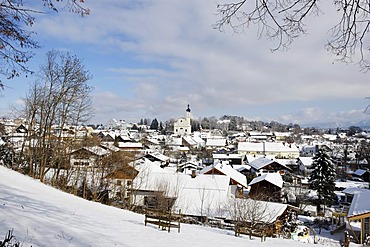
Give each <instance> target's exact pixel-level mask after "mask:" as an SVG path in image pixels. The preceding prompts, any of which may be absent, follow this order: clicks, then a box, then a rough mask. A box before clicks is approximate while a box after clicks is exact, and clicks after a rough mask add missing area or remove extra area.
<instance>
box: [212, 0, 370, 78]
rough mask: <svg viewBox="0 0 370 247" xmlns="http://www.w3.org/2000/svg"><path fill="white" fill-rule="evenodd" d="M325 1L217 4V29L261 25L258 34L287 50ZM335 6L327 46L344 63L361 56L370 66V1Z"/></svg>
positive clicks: (344, 0)
mask: <svg viewBox="0 0 370 247" xmlns="http://www.w3.org/2000/svg"><path fill="white" fill-rule="evenodd" d="M325 4H327V2H326V1H323V2H320V1H317V0H294V1H291V0H288V1H286V0H275V1H270V0H257V1H254V2H250V1H247V0H241V1H237V2H229V3H223V4H218V5H217V14H218V15H219V19H218V21H217V22H216V23H215V25H214V28H216V29H219V30H221V31H223V30H224V29H225V27H226V26H230V27H231V28H232V29H233V30H234V32H236V33H240V32H244V31H245V29H246V28H248V27H249V26H251V25H257V26H258V36H259V37H262V36H267V38H269V39H272V40H277V44H276V46H275V47H274V48H272V50H273V51H275V50H284V49H286V48H287V47H288V46H289V45H290V44H291V43H292V42H293V40H294V39H295V38H297V37H299V36H301V35H302V34H306V33H307V27H306V24H305V23H306V20H307V17H308V16H310V15H315V16H318V15H319V14H322V9H323V5H325ZM332 5H333V6H332V7H333V8H335V10H336V11H337V12H338V13H341V14H340V15H338V16H339V20H338V21H337V24H336V25H334V26H333V27H332V28H331V29H330V33H331V38H330V39H329V40H328V42H327V44H326V47H327V49H328V50H329V51H330V52H331V53H332V54H334V55H335V56H336V57H337V60H339V61H342V62H346V63H347V62H352V61H353V59H354V58H355V55H357V54H358V55H359V64H360V67H361V68H362V69H364V70H366V71H367V70H369V69H370V61H369V58H368V56H369V54H368V51H369V50H368V44H365V43H364V42H365V41H366V40H368V36H367V34H368V33H369V27H370V3H369V1H367V0H334V1H332Z"/></svg>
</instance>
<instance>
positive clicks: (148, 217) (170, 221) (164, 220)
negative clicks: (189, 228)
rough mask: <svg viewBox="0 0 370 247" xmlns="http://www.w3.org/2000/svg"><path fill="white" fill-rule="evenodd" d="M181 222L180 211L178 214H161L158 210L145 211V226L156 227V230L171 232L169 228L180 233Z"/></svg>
mask: <svg viewBox="0 0 370 247" xmlns="http://www.w3.org/2000/svg"><path fill="white" fill-rule="evenodd" d="M180 222H181V211H179V213H178V214H173V213H171V212H163V211H158V210H148V209H146V210H145V221H144V223H145V226H146V225H147V224H148V223H149V224H153V225H157V226H158V228H162V230H166V229H167V231H168V232H170V231H171V228H177V232H180Z"/></svg>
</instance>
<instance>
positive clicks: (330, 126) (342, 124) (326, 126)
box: [301, 119, 370, 130]
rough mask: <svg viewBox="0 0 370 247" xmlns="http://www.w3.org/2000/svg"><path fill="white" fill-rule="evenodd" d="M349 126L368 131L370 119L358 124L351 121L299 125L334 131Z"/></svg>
mask: <svg viewBox="0 0 370 247" xmlns="http://www.w3.org/2000/svg"><path fill="white" fill-rule="evenodd" d="M350 126H356V127H360V128H361V129H363V130H370V119H369V120H362V121H359V122H353V121H350V120H349V121H346V122H323V123H315V124H304V125H301V127H303V128H306V127H315V128H319V129H335V128H341V129H346V128H348V127H350Z"/></svg>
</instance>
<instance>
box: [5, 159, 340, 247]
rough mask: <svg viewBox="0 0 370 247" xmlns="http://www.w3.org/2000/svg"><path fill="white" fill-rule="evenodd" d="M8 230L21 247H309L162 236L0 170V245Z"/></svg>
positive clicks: (197, 229)
mask: <svg viewBox="0 0 370 247" xmlns="http://www.w3.org/2000/svg"><path fill="white" fill-rule="evenodd" d="M11 229H14V232H13V235H15V236H16V238H17V240H18V241H19V242H20V243H21V244H22V246H23V247H29V246H31V245H32V246H33V247H36V246H48V247H50V246H104V247H109V246H124V247H125V246H127V247H130V246H132V247H142V246H172V247H177V246H200V247H201V246H213V247H217V246H233V247H237V246H257V247H258V246H268V245H274V246H293V247H299V246H305V247H309V246H314V245H313V244H311V243H302V242H298V241H294V240H284V239H272V238H270V239H269V238H268V239H267V242H261V241H260V239H259V238H253V239H252V240H249V238H248V237H247V236H241V237H235V236H234V232H233V231H228V230H221V229H216V228H210V227H204V226H198V225H188V224H182V225H181V233H178V232H177V230H173V231H171V232H170V233H168V232H167V231H161V230H159V229H158V228H157V227H156V226H152V225H148V226H144V216H143V215H140V214H136V213H133V212H130V211H127V210H122V209H118V208H114V207H109V206H106V205H102V204H99V203H95V202H91V201H86V200H83V199H82V198H79V197H76V196H73V195H70V194H68V193H64V192H61V191H59V190H57V189H55V188H52V187H49V186H47V185H44V184H42V183H40V182H39V181H37V180H34V179H32V178H30V177H27V176H24V175H22V174H19V173H17V172H15V171H12V170H9V169H7V168H5V167H2V166H0V241H1V240H3V237H4V236H5V234H6V233H7V231H8V230H11ZM323 243H326V242H325V241H324V242H323ZM328 243H330V244H325V245H330V246H339V244H338V242H336V243H333V242H328ZM315 246H316V247H317V246H318V245H315Z"/></svg>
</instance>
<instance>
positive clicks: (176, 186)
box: [131, 158, 235, 219]
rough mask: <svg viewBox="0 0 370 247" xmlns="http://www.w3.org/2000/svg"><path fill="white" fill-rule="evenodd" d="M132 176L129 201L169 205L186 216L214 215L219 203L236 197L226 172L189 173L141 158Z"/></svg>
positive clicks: (201, 216) (217, 212)
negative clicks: (133, 177) (190, 174)
mask: <svg viewBox="0 0 370 247" xmlns="http://www.w3.org/2000/svg"><path fill="white" fill-rule="evenodd" d="M135 168H136V169H137V170H138V171H139V173H138V175H137V176H136V177H135V179H134V180H133V186H132V191H131V195H132V202H133V203H134V204H135V205H136V206H137V207H149V208H158V209H161V208H162V207H163V206H164V208H165V209H166V210H169V209H172V210H173V211H176V212H178V210H179V209H181V213H182V214H183V215H187V216H193V217H198V218H199V219H201V218H203V217H207V216H208V217H216V216H220V215H222V210H220V208H221V206H223V205H225V203H226V202H227V200H228V199H230V198H232V197H235V195H232V190H230V185H229V183H230V177H229V176H209V175H205V174H198V175H197V176H189V175H186V174H183V173H177V172H173V171H171V170H169V169H166V168H161V167H159V166H158V165H157V164H155V162H152V161H150V160H148V159H145V158H144V159H141V160H140V161H139V162H137V163H136V165H135Z"/></svg>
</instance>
